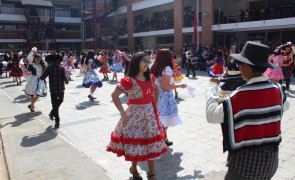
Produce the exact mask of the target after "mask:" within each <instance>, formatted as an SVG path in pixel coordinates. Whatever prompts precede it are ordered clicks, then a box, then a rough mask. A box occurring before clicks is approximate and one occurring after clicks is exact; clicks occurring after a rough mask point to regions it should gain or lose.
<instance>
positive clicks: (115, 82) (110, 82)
mask: <svg viewBox="0 0 295 180" xmlns="http://www.w3.org/2000/svg"><path fill="white" fill-rule="evenodd" d="M107 83H109V84H111V85H115V84H119V83H120V81H113V82H112V81H108V82H107Z"/></svg>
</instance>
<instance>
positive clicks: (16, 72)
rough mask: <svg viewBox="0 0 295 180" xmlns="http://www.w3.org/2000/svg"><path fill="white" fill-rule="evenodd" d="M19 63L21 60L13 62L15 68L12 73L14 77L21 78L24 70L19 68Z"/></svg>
mask: <svg viewBox="0 0 295 180" xmlns="http://www.w3.org/2000/svg"><path fill="white" fill-rule="evenodd" d="M19 61H20V59H14V60H13V68H12V71H11V73H10V75H11V76H12V77H21V76H23V70H22V69H21V68H20V67H19Z"/></svg>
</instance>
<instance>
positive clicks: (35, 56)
mask: <svg viewBox="0 0 295 180" xmlns="http://www.w3.org/2000/svg"><path fill="white" fill-rule="evenodd" d="M35 58H40V62H39V63H40V65H41V66H42V70H44V69H45V68H46V65H45V64H44V62H43V60H42V58H41V54H38V53H36V54H34V58H33V63H35Z"/></svg>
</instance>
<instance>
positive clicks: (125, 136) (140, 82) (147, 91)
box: [107, 52, 168, 180]
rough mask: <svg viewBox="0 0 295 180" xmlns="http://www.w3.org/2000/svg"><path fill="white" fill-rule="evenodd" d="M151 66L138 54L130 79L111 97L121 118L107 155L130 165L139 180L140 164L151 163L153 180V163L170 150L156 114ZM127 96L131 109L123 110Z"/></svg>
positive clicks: (144, 57) (157, 90)
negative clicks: (122, 159)
mask: <svg viewBox="0 0 295 180" xmlns="http://www.w3.org/2000/svg"><path fill="white" fill-rule="evenodd" d="M150 63H151V62H150V60H148V58H147V55H146V54H145V53H143V52H139V53H135V55H134V56H133V57H132V59H131V62H130V66H129V68H130V69H129V71H128V72H129V73H128V74H127V77H125V78H122V79H121V83H120V84H119V85H118V86H117V88H116V89H115V91H114V92H113V93H112V98H113V101H114V104H115V106H116V107H117V109H118V111H119V112H120V114H121V118H120V120H119V122H118V124H117V126H116V128H115V130H114V131H113V132H112V134H111V142H110V143H109V145H108V146H107V151H110V152H113V153H115V154H117V156H124V157H125V160H126V161H131V163H132V164H131V167H130V173H131V174H132V175H133V179H136V180H142V177H141V176H140V174H139V173H138V171H137V163H138V162H141V161H147V162H148V165H149V172H148V174H147V176H148V179H152V180H154V179H155V172H154V162H155V161H154V160H155V159H156V158H159V157H160V156H161V155H162V154H163V153H165V152H166V151H167V149H168V147H167V145H166V144H165V142H164V139H165V133H164V128H163V126H162V124H161V122H160V121H159V116H158V114H157V106H158V98H159V87H158V85H157V83H155V81H156V80H155V77H154V76H153V75H151V74H150V71H149V64H150ZM126 92H127V93H128V95H129V102H128V105H129V107H128V108H127V110H124V108H123V106H122V104H121V101H120V98H119V96H120V95H121V94H122V93H126Z"/></svg>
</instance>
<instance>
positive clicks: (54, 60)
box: [45, 54, 62, 63]
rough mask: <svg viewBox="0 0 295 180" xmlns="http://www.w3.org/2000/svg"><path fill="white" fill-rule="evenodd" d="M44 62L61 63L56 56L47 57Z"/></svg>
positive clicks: (59, 58) (60, 59)
mask: <svg viewBox="0 0 295 180" xmlns="http://www.w3.org/2000/svg"><path fill="white" fill-rule="evenodd" d="M45 61H46V62H48V63H51V62H55V63H61V62H62V57H61V56H60V55H57V54H52V55H48V56H46V57H45Z"/></svg>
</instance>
